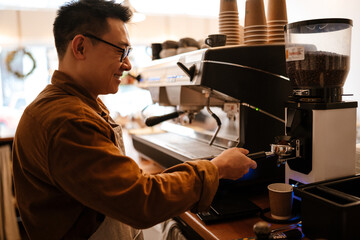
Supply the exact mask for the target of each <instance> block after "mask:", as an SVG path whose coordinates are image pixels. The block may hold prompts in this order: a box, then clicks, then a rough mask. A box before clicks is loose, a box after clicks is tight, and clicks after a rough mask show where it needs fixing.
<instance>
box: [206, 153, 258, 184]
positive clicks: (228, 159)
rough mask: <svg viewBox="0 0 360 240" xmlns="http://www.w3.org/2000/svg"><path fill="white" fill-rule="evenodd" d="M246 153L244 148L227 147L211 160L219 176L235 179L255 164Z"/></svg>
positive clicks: (255, 165) (253, 167) (254, 166)
mask: <svg viewBox="0 0 360 240" xmlns="http://www.w3.org/2000/svg"><path fill="white" fill-rule="evenodd" d="M248 153H249V151H248V150H246V149H244V148H229V149H227V150H225V151H223V152H222V153H221V154H220V155H219V156H217V157H216V158H214V159H213V160H211V162H212V163H213V164H214V165H215V166H216V167H217V168H218V170H219V178H225V179H232V180H236V179H238V178H241V177H242V176H244V175H245V174H246V173H248V172H249V168H252V169H255V168H256V167H257V164H256V162H255V161H254V160H252V159H250V158H248V157H247V156H246V154H248Z"/></svg>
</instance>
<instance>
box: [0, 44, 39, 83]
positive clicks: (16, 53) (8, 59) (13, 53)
mask: <svg viewBox="0 0 360 240" xmlns="http://www.w3.org/2000/svg"><path fill="white" fill-rule="evenodd" d="M19 53H22V54H23V55H22V57H25V56H28V57H29V58H30V60H31V61H32V68H31V70H30V71H29V72H28V73H21V72H19V71H16V70H14V69H13V68H12V66H11V64H12V62H13V61H14V60H15V59H16V56H19ZM6 67H7V70H8V71H9V72H10V73H13V74H15V75H16V76H17V77H18V78H26V77H27V76H29V75H30V74H32V73H33V71H34V70H35V68H36V61H35V59H34V57H33V56H32V54H31V53H30V52H28V51H26V50H25V49H18V50H15V51H11V52H10V53H9V54H8V55H7V56H6Z"/></svg>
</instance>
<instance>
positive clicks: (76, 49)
mask: <svg viewBox="0 0 360 240" xmlns="http://www.w3.org/2000/svg"><path fill="white" fill-rule="evenodd" d="M71 50H72V52H73V55H74V57H75V58H76V59H78V60H83V59H85V37H84V36H83V35H80V34H78V35H76V36H75V37H74V38H73V40H72V42H71Z"/></svg>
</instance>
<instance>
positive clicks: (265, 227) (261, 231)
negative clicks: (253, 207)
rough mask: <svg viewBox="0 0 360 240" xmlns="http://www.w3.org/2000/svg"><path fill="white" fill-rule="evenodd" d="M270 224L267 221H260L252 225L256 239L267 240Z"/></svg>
mask: <svg viewBox="0 0 360 240" xmlns="http://www.w3.org/2000/svg"><path fill="white" fill-rule="evenodd" d="M270 227H271V225H270V224H269V223H267V222H264V221H260V222H257V223H256V224H255V225H254V227H253V230H254V233H255V235H256V239H257V240H269V239H270V233H271V229H270Z"/></svg>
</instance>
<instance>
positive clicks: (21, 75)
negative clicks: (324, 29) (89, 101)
mask: <svg viewBox="0 0 360 240" xmlns="http://www.w3.org/2000/svg"><path fill="white" fill-rule="evenodd" d="M65 2H67V1H64V0H32V1H25V0H0V138H1V137H12V136H13V135H14V133H15V129H16V126H17V123H18V120H19V118H20V116H21V114H22V112H23V110H24V108H25V107H26V106H27V105H28V104H29V103H30V102H31V101H32V100H33V99H34V98H35V97H36V96H37V94H38V93H39V92H40V91H41V90H42V89H43V88H44V87H45V86H46V85H47V84H48V83H49V82H50V79H51V75H52V73H53V71H54V70H55V69H57V65H58V61H57V54H56V50H55V47H54V40H53V36H52V24H53V21H54V18H55V16H56V9H57V8H58V7H59V6H60V5H62V4H64V3H65ZM117 2H122V1H117ZM264 3H265V8H266V6H267V0H264ZM124 4H127V5H129V6H131V8H132V9H133V10H135V15H134V18H133V21H132V22H131V23H129V24H128V29H129V33H130V38H131V42H132V46H133V49H134V50H133V52H132V54H131V56H130V60H131V61H132V64H133V70H132V71H131V75H133V76H137V74H139V73H138V72H137V69H138V68H139V67H140V66H143V65H146V64H148V63H149V62H151V61H152V60H151V48H150V45H151V43H162V42H164V41H166V40H174V41H178V40H179V39H181V38H187V37H189V38H193V39H195V40H197V41H200V40H202V39H205V38H206V37H207V35H209V34H213V33H218V32H219V30H218V15H219V4H220V1H219V0H196V1H194V0H181V1H175V0H172V1H169V0H152V1H149V0H130V1H128V0H126V1H125V2H124ZM238 11H239V20H240V25H243V24H244V15H245V0H238ZM359 12H360V1H358V0H288V1H287V13H288V22H289V23H291V22H295V21H300V20H308V19H316V18H350V19H352V20H353V23H354V27H353V32H352V33H353V35H352V49H351V66H350V73H349V75H348V78H347V81H346V84H345V86H344V93H346V94H352V96H347V97H346V98H345V100H355V101H360V68H359V67H358V66H359V65H360V44H359V43H360V15H359ZM19 49H23V50H21V51H18V50H19ZM133 80H134V79H131V78H125V79H124V81H123V83H122V85H121V86H120V88H119V92H118V93H116V94H114V95H107V96H102V99H103V100H104V101H105V103H106V104H107V106H108V107H109V109H110V111H111V112H112V115H113V116H116V117H120V118H123V119H125V121H126V120H129V119H132V120H139V119H141V117H140V115H141V110H142V109H144V108H145V107H146V106H148V105H149V104H151V103H152V102H151V97H150V95H149V93H148V92H147V91H146V90H143V89H139V88H138V87H137V86H136V81H133ZM359 116H360V114H359V110H358V122H360V118H359ZM130 122H131V126H128V127H130V128H131V127H137V125H136V124H134V123H137V121H130ZM138 123H139V121H138ZM139 124H140V123H139ZM358 126H359V124H358ZM357 142H360V139H359V138H358V141H357Z"/></svg>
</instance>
